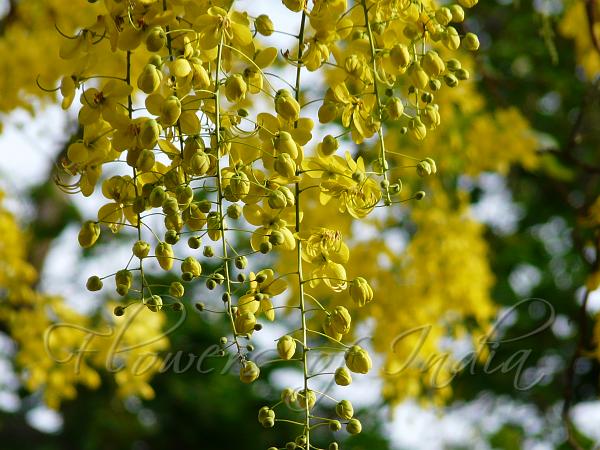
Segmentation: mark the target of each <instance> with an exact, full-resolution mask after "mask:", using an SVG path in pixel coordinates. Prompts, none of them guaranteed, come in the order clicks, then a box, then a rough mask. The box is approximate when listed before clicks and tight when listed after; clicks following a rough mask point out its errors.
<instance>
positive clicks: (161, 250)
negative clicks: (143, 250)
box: [154, 242, 175, 270]
mask: <svg viewBox="0 0 600 450" xmlns="http://www.w3.org/2000/svg"><path fill="white" fill-rule="evenodd" d="M154 253H155V255H156V259H157V260H158V264H159V265H160V267H161V268H162V269H163V270H171V268H172V267H173V258H174V256H175V255H174V253H173V247H171V244H168V243H166V242H159V243H158V245H157V246H156V250H155V251H154Z"/></svg>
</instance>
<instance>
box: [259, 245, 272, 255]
mask: <svg viewBox="0 0 600 450" xmlns="http://www.w3.org/2000/svg"><path fill="white" fill-rule="evenodd" d="M271 250H273V244H271V243H270V242H261V243H260V245H259V246H258V251H259V252H261V253H262V254H263V255H266V254H267V253H269V252H270V251H271Z"/></svg>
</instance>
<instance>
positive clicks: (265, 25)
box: [254, 14, 275, 36]
mask: <svg viewBox="0 0 600 450" xmlns="http://www.w3.org/2000/svg"><path fill="white" fill-rule="evenodd" d="M254 28H256V31H257V32H258V33H259V34H262V35H263V36H271V35H272V34H273V31H274V29H275V28H274V26H273V22H272V21H271V19H270V18H269V16H267V15H266V14H261V15H260V16H258V17H257V18H256V19H255V20H254Z"/></svg>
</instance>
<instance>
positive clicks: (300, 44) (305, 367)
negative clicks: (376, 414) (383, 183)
mask: <svg viewBox="0 0 600 450" xmlns="http://www.w3.org/2000/svg"><path fill="white" fill-rule="evenodd" d="M305 25H306V12H305V11H302V19H301V22H300V32H299V33H298V57H297V60H298V61H301V60H302V47H303V45H304V28H305ZM301 72H302V65H301V64H298V66H297V68H296V85H295V88H294V91H295V98H296V101H297V102H298V103H300V75H301ZM297 175H298V174H297ZM295 185H296V193H295V197H296V227H295V228H296V233H299V232H300V212H301V208H300V193H301V189H300V182H299V181H298V182H296V184H295ZM296 262H297V266H298V290H299V296H300V313H301V315H302V367H303V375H304V393H305V395H308V380H309V373H308V352H309V351H310V347H309V346H308V331H307V329H308V327H307V324H306V306H305V297H304V281H303V276H302V241H301V240H300V239H298V238H296ZM304 413H305V414H304V435H305V437H306V447H305V448H307V449H310V409H309V405H308V402H306V408H305V411H304Z"/></svg>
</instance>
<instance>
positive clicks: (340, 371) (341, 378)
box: [334, 367, 352, 386]
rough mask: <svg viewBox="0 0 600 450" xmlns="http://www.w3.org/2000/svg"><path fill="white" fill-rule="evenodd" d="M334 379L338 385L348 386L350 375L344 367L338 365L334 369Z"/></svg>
mask: <svg viewBox="0 0 600 450" xmlns="http://www.w3.org/2000/svg"><path fill="white" fill-rule="evenodd" d="M334 380H335V384H337V385H338V386H349V385H350V384H351V383H352V375H350V372H349V371H348V369H346V368H345V367H338V368H337V369H336V371H335V375H334Z"/></svg>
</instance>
